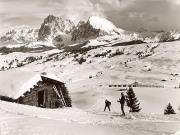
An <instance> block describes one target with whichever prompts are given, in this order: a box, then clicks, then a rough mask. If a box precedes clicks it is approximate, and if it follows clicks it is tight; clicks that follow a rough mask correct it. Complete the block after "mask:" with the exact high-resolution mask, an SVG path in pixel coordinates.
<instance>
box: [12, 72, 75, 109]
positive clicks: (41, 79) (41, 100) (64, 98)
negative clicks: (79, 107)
mask: <svg viewBox="0 0 180 135" xmlns="http://www.w3.org/2000/svg"><path fill="white" fill-rule="evenodd" d="M16 99H17V100H16V101H17V102H18V103H20V104H25V105H31V106H37V107H43V108H59V107H60V108H61V107H71V106H72V105H71V98H70V96H69V92H68V90H67V88H66V86H65V83H63V82H62V81H60V80H59V79H58V78H57V77H56V76H54V75H47V74H40V75H36V76H35V77H33V78H32V79H31V80H30V81H29V82H27V84H24V86H23V87H22V89H21V90H20V92H19V94H18V95H17V97H16Z"/></svg>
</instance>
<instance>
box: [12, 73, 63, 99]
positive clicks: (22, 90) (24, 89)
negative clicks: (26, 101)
mask: <svg viewBox="0 0 180 135" xmlns="http://www.w3.org/2000/svg"><path fill="white" fill-rule="evenodd" d="M42 77H45V78H49V79H51V80H55V81H58V82H62V81H61V80H60V79H59V78H58V77H57V76H55V75H54V74H36V75H35V76H34V77H32V78H31V79H30V80H29V81H27V82H26V83H24V85H23V86H22V87H21V88H20V90H19V91H18V92H17V93H16V95H15V96H14V97H13V98H15V99H17V98H19V97H20V96H22V95H23V94H24V93H25V92H27V91H30V88H33V87H34V85H37V82H39V81H42Z"/></svg>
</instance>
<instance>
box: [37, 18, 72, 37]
mask: <svg viewBox="0 0 180 135" xmlns="http://www.w3.org/2000/svg"><path fill="white" fill-rule="evenodd" d="M74 27H75V25H74V23H73V22H72V21H71V20H68V19H63V18H60V17H55V16H53V15H49V16H47V17H46V18H45V19H44V22H43V23H42V24H41V27H40V29H39V33H38V40H51V39H52V38H54V37H55V36H57V35H59V34H60V35H61V34H63V35H64V34H69V33H70V32H71V31H72V29H73V28H74Z"/></svg>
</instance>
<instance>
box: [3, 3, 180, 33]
mask: <svg viewBox="0 0 180 135" xmlns="http://www.w3.org/2000/svg"><path fill="white" fill-rule="evenodd" d="M177 6H178V7H177ZM179 6H180V0H31V1H30V0H0V16H1V19H0V29H1V30H2V29H4V28H5V27H6V28H8V27H9V26H15V25H22V24H27V25H30V26H35V27H37V28H38V27H39V26H40V24H41V22H42V21H43V19H44V18H45V17H46V16H47V15H49V14H54V15H56V16H62V17H65V18H70V19H72V20H74V21H76V22H77V21H79V20H87V19H88V18H89V17H90V16H93V15H98V16H102V17H105V18H107V19H109V20H111V21H113V23H115V24H116V25H118V26H119V27H122V28H126V29H128V30H132V29H137V27H139V26H141V25H144V26H148V27H149V28H150V29H158V28H159V27H161V28H162V27H164V28H168V29H170V28H171V27H175V28H177V29H179V30H180V24H179V23H178V22H179V21H180V17H179V14H180V8H179Z"/></svg>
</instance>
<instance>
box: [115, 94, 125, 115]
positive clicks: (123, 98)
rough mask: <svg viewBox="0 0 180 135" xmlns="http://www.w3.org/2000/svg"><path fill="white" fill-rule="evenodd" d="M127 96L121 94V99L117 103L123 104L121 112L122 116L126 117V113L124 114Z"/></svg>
mask: <svg viewBox="0 0 180 135" xmlns="http://www.w3.org/2000/svg"><path fill="white" fill-rule="evenodd" d="M125 100H126V99H125V96H124V93H123V92H122V93H121V99H120V98H119V100H118V101H117V102H119V103H120V104H121V111H122V115H124V116H125V112H124V103H125Z"/></svg>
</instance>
